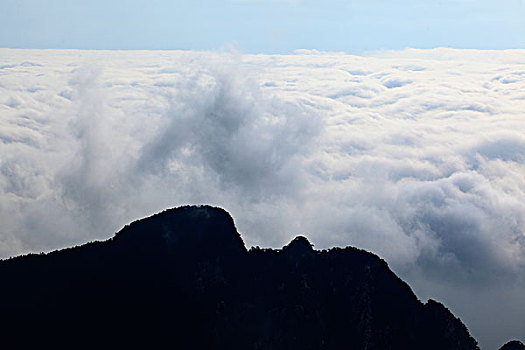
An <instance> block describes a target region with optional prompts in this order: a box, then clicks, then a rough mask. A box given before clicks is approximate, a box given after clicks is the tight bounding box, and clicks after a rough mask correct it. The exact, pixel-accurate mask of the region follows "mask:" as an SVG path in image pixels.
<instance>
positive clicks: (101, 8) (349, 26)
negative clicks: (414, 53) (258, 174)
mask: <svg viewBox="0 0 525 350" xmlns="http://www.w3.org/2000/svg"><path fill="white" fill-rule="evenodd" d="M0 4H1V11H0V47H16V48H81V49H199V50H202V49H217V48H222V47H225V46H229V45H234V46H236V47H237V48H238V49H239V50H241V51H244V52H254V53H256V52H261V53H285V52H290V51H292V50H294V49H298V48H308V49H319V50H327V51H346V52H350V53H360V52H363V51H368V50H379V49H401V48H405V47H417V48H432V47H441V46H447V47H455V48H477V49H505V48H524V47H525V19H524V18H525V0H500V1H494V0H490V1H488V0H478V1H474V0H434V1H424V0H419V1H413V0H366V1H365V0H355V1H343V0H326V1H313V0H223V1H211V0H201V1H198V0H197V1H167V0H150V1H139V0H127V1H124V0H114V1H107V0H105V1H102V0H92V1H79V0H68V1H65V0H46V1H43V0H0Z"/></svg>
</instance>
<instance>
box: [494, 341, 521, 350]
mask: <svg viewBox="0 0 525 350" xmlns="http://www.w3.org/2000/svg"><path fill="white" fill-rule="evenodd" d="M499 350H525V345H523V343H522V342H520V341H519V340H511V341H509V342H508V343H506V344H505V345H503V346H502V347H501V348H500V349H499Z"/></svg>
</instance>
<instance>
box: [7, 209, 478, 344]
mask: <svg viewBox="0 0 525 350" xmlns="http://www.w3.org/2000/svg"><path fill="white" fill-rule="evenodd" d="M0 280H1V281H2V282H1V283H2V288H1V289H0V301H1V305H0V312H1V324H0V337H1V338H0V339H2V342H3V344H4V345H5V346H7V347H8V348H21V347H22V348H24V347H26V348H27V347H30V346H31V347H32V346H35V345H39V346H52V347H54V348H57V347H60V348H65V347H68V348H88V347H97V348H109V347H118V348H122V347H131V348H138V347H145V346H147V347H150V348H151V347H153V348H159V347H162V348H165V347H170V348H176V349H243V350H244V349H369V350H371V349H378V350H379V349H381V350H384V349H436V350H437V349H477V345H476V341H475V340H474V339H473V338H471V337H470V335H469V333H468V331H467V329H466V327H465V326H464V325H463V324H462V323H461V321H460V320H459V319H457V318H455V317H454V316H453V315H452V314H451V313H450V312H449V311H448V309H446V308H445V307H444V306H443V305H441V304H440V303H437V302H435V301H429V302H428V303H427V304H422V303H421V302H420V301H419V300H418V299H417V298H416V296H415V295H414V294H413V293H412V291H411V290H410V288H409V286H408V285H407V284H406V283H404V282H403V281H402V280H400V279H399V278H398V277H397V276H396V275H395V274H394V273H392V271H390V269H389V268H388V266H387V264H386V263H385V262H384V261H383V260H381V259H380V258H378V257H377V256H375V255H373V254H371V253H368V252H365V251H362V250H359V249H355V248H344V249H341V248H334V249H331V250H329V251H316V250H313V249H312V246H311V244H310V243H309V242H308V240H307V239H306V238H304V237H297V238H295V239H294V240H293V241H292V242H291V243H290V244H289V245H287V246H285V247H284V248H283V249H282V250H271V249H258V248H257V249H252V250H250V251H247V250H246V248H245V247H244V244H243V242H242V240H241V238H240V236H239V234H238V233H237V231H236V229H235V226H234V223H233V220H232V219H231V217H230V216H229V215H228V213H227V212H225V211H224V210H222V209H218V208H212V207H207V206H204V207H182V208H177V209H171V210H167V211H165V212H163V213H160V214H157V215H154V216H152V217H150V218H147V219H144V220H140V221H137V222H134V223H132V224H131V225H129V226H126V227H125V228H124V229H123V230H121V231H120V232H119V233H117V234H116V236H115V237H114V238H113V239H111V240H109V241H106V242H95V243H90V244H86V245H84V246H81V247H76V248H71V249H66V250H62V251H57V252H53V253H50V254H47V255H29V256H23V257H18V258H14V259H10V260H7V261H3V262H1V263H0Z"/></svg>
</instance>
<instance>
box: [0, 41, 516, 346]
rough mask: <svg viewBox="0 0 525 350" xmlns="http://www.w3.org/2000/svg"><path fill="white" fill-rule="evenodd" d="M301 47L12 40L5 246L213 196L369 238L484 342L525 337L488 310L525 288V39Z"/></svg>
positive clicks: (10, 249)
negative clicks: (46, 44)
mask: <svg viewBox="0 0 525 350" xmlns="http://www.w3.org/2000/svg"><path fill="white" fill-rule="evenodd" d="M300 53H301V54H300V55H298V54H295V55H274V56H272V55H238V54H234V53H213V52H175V51H174V52H162V51H156V52H140V51H134V52H133V51H130V52H109V51H106V52H104V51H99V52H97V51H92V52H91V51H74V50H68V51H53V50H46V51H38V50H7V49H1V50H0V58H1V59H0V76H1V79H0V96H1V97H0V113H1V115H2V118H0V142H1V147H0V221H1V222H2V229H1V230H0V255H1V256H4V257H6V256H9V255H14V254H20V253H25V252H30V251H37V252H38V251H41V250H44V251H48V250H52V249H56V248H59V247H64V246H68V245H73V244H80V243H82V242H85V241H88V240H93V239H102V238H106V237H110V236H111V235H112V234H113V233H114V232H115V231H117V230H118V229H119V228H120V227H121V226H122V225H124V224H126V223H128V222H130V221H131V220H134V219H136V218H138V217H143V216H147V215H149V214H152V213H154V212H156V211H159V210H161V209H163V208H165V207H172V206H176V205H180V204H186V203H210V204H215V205H219V206H222V207H224V208H226V209H227V210H229V211H230V212H231V213H232V215H233V216H234V218H235V219H236V223H237V226H238V228H239V230H240V231H241V233H242V234H243V237H244V239H245V240H246V242H247V244H248V245H260V246H274V247H280V246H282V245H283V244H285V243H287V241H288V240H290V239H291V238H292V236H294V235H297V234H306V235H307V236H309V237H310V238H311V240H312V241H313V243H314V244H315V245H316V246H317V247H318V248H324V247H330V246H333V245H339V246H345V245H355V246H359V247H362V248H366V249H369V250H372V251H374V252H376V253H378V254H379V255H381V256H382V257H384V258H385V259H387V260H388V261H389V263H390V265H391V266H392V267H393V268H394V270H395V271H397V272H398V273H400V274H401V275H402V277H404V278H405V279H407V280H409V282H410V283H411V285H412V286H413V287H414V289H415V290H416V292H417V293H418V295H420V297H422V298H426V297H428V296H433V297H435V298H437V299H440V300H443V301H444V302H445V303H447V304H450V305H454V307H455V308H454V311H456V309H457V312H458V313H459V314H460V315H461V316H462V317H463V319H464V321H465V322H466V323H467V324H472V327H471V330H472V331H473V332H474V335H475V336H476V337H477V338H478V339H479V340H480V341H481V342H482V345H483V346H486V347H487V348H489V347H494V348H495V347H496V346H498V345H501V343H503V341H504V340H506V338H505V337H507V336H509V334H514V337H518V336H519V335H520V334H519V331H521V330H520V329H517V328H516V327H517V326H516V327H514V328H512V327H511V326H509V325H508V324H507V325H506V326H505V329H503V327H500V329H494V327H495V326H494V325H493V324H492V323H490V322H488V321H487V322H486V323H484V322H481V321H479V319H480V318H482V317H483V315H486V314H487V312H488V310H489V309H490V310H491V311H490V312H491V313H493V314H494V317H500V318H502V319H503V318H505V317H506V316H505V314H504V312H506V311H505V310H507V311H508V310H510V309H512V307H511V305H512V302H513V300H514V301H515V302H516V303H517V302H519V298H518V297H516V295H519V293H518V292H512V293H511V292H508V293H506V292H505V288H506V287H505V286H506V285H509V286H510V285H511V286H512V291H519V290H524V289H525V281H524V280H523V277H522V276H523V270H524V268H525V185H524V184H525V136H524V134H523V130H525V115H524V112H523V111H524V110H525V94H524V93H523V91H525V66H524V65H523V58H524V57H525V52H524V51H523V50H506V51H475V50H452V49H434V50H414V49H407V50H404V51H398V52H380V53H375V54H371V55H369V56H366V57H359V56H351V55H345V54H341V53H337V54H328V53H322V52H306V51H301V52H300ZM438 285H439V286H443V285H445V286H447V288H444V287H442V288H437V287H435V286H438ZM472 290H480V291H483V292H482V293H481V292H480V294H482V295H484V297H483V298H482V297H480V298H473V299H472V300H471V301H470V302H469V303H463V301H464V300H465V298H464V295H466V294H467V292H469V291H472ZM501 295H509V296H508V298H510V299H508V298H507V299H506V303H505V305H506V307H505V308H503V309H502V311H501V312H500V313H499V314H498V310H493V309H492V307H491V306H490V304H491V301H490V298H496V299H498V300H499V299H501ZM512 298H514V299H512ZM467 304H468V305H467ZM462 305H465V306H462ZM520 305H521V304H520ZM524 314H525V312H521V313H520V312H516V313H513V317H514V321H516V322H514V323H513V324H516V325H521V324H523V321H524V320H523V318H522V317H523V316H524ZM511 324H512V323H511ZM509 327H510V328H509ZM496 328H497V327H496ZM512 329H515V332H516V333H512Z"/></svg>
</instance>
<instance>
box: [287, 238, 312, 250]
mask: <svg viewBox="0 0 525 350" xmlns="http://www.w3.org/2000/svg"><path fill="white" fill-rule="evenodd" d="M283 251H286V252H290V253H299V254H303V253H310V252H313V251H314V250H313V244H312V243H310V241H308V238H306V237H304V236H297V237H295V238H294V239H292V241H291V242H290V243H288V245H286V246H284V247H283Z"/></svg>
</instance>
